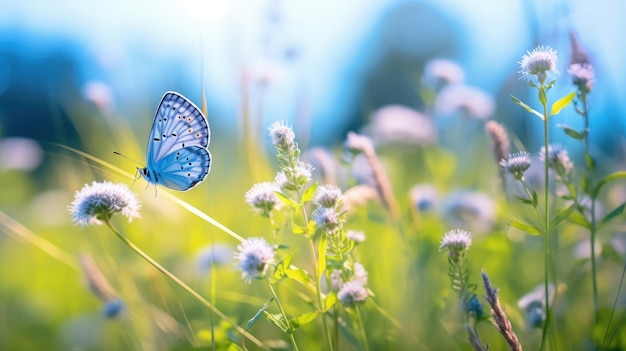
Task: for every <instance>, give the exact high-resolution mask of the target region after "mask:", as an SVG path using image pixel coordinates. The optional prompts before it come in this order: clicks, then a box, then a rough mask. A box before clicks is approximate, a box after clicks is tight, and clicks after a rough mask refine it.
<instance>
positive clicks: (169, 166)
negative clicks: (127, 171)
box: [140, 91, 211, 191]
mask: <svg viewBox="0 0 626 351" xmlns="http://www.w3.org/2000/svg"><path fill="white" fill-rule="evenodd" d="M209 141H210V130H209V124H208V123H207V120H206V118H205V117H204V115H203V114H202V112H201V111H200V110H199V109H198V108H197V107H196V105H194V104H193V103H192V102H191V101H189V100H188V99H187V98H185V97H184V96H182V95H181V94H179V93H176V92H172V91H170V92H167V93H165V95H163V98H162V99H161V103H160V104H159V107H158V108H157V111H156V114H155V116H154V122H153V123H152V131H151V132H150V139H149V140H148V152H147V155H146V164H147V165H146V167H145V168H143V169H140V173H141V175H142V176H143V177H144V179H146V180H147V181H148V182H150V183H152V184H161V185H163V186H166V187H168V188H170V189H173V190H179V191H186V190H189V189H191V188H193V187H194V186H196V185H197V184H199V183H200V182H202V181H203V180H204V179H205V178H206V176H207V174H209V171H210V169H211V153H210V152H209V150H208V149H207V147H208V146H209Z"/></svg>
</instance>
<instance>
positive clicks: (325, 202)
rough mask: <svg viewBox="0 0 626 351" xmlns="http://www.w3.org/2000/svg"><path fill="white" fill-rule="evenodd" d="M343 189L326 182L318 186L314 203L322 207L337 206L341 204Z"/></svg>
mask: <svg viewBox="0 0 626 351" xmlns="http://www.w3.org/2000/svg"><path fill="white" fill-rule="evenodd" d="M341 197H342V194H341V189H340V188H339V187H337V186H335V185H331V184H324V185H321V186H320V187H319V188H317V191H316V192H315V197H314V198H313V203H315V204H316V205H317V206H322V207H337V206H338V205H340V204H341V200H342V199H341Z"/></svg>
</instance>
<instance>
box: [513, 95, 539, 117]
mask: <svg viewBox="0 0 626 351" xmlns="http://www.w3.org/2000/svg"><path fill="white" fill-rule="evenodd" d="M511 98H512V99H513V102H514V103H516V104H518V105H519V106H520V107H521V108H523V109H524V110H526V111H528V112H530V113H532V114H534V115H535V116H537V117H539V118H541V120H543V115H542V114H541V113H540V112H539V111H537V110H534V109H533V108H532V107H530V106H528V105H526V104H525V103H523V102H522V101H521V100H519V99H518V98H516V97H515V96H513V95H511Z"/></svg>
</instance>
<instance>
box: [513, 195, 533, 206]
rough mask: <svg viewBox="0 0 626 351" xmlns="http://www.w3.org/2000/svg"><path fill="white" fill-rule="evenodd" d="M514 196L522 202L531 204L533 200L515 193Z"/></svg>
mask: <svg viewBox="0 0 626 351" xmlns="http://www.w3.org/2000/svg"><path fill="white" fill-rule="evenodd" d="M515 197H516V198H517V199H518V200H520V201H521V202H522V203H525V204H527V205H532V204H533V200H529V199H527V198H525V197H522V196H519V195H515Z"/></svg>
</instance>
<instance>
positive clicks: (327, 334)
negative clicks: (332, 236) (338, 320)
mask: <svg viewBox="0 0 626 351" xmlns="http://www.w3.org/2000/svg"><path fill="white" fill-rule="evenodd" d="M309 247H310V248H311V257H313V267H314V268H313V271H315V290H316V295H317V305H318V308H319V310H320V314H321V317H322V324H323V325H324V335H325V337H326V342H327V343H328V348H329V350H331V351H332V350H334V347H333V340H332V338H331V336H330V330H329V329H328V323H327V322H326V315H325V314H324V305H323V304H322V288H321V286H320V279H321V278H320V273H321V272H318V271H317V255H316V254H315V244H314V243H313V239H309Z"/></svg>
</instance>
